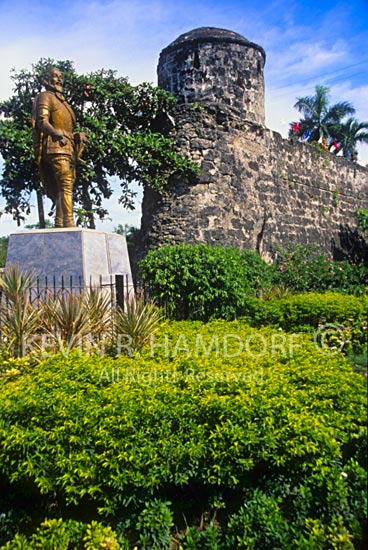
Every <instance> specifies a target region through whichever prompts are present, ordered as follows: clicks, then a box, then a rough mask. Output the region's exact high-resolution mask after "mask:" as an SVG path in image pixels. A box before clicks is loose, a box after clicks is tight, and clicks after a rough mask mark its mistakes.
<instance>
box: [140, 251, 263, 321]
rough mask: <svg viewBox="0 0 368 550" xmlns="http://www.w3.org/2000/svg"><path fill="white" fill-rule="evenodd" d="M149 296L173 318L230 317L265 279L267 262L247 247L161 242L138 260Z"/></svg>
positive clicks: (233, 315) (240, 309)
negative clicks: (165, 243)
mask: <svg viewBox="0 0 368 550" xmlns="http://www.w3.org/2000/svg"><path fill="white" fill-rule="evenodd" d="M139 271H140V277H141V278H142V280H143V282H144V283H145V284H146V286H147V289H148V291H149V294H150V296H152V298H154V299H156V300H158V301H159V302H160V303H163V304H165V306H166V308H167V311H168V313H169V315H170V316H172V317H173V318H175V319H201V320H208V319H213V318H216V317H221V318H224V319H231V318H234V317H236V315H237V313H238V312H240V311H242V310H243V309H244V305H245V303H246V298H247V296H249V295H252V294H253V295H254V294H255V293H256V292H257V290H258V289H260V288H261V287H262V285H263V286H266V285H267V284H268V283H269V281H270V273H269V268H268V266H267V264H266V263H265V262H264V260H262V258H261V257H260V256H259V255H258V254H257V253H255V252H252V251H249V250H247V251H243V252H242V251H240V250H238V249H237V248H235V247H228V248H226V247H220V246H218V247H213V246H210V245H206V244H197V245H189V244H179V245H166V246H163V247H160V248H156V249H152V250H150V251H149V252H148V254H147V255H146V257H145V258H144V259H143V260H142V261H141V262H140V266H139Z"/></svg>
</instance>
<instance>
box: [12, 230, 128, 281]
mask: <svg viewBox="0 0 368 550" xmlns="http://www.w3.org/2000/svg"><path fill="white" fill-rule="evenodd" d="M15 264H16V265H18V266H19V268H20V269H22V270H24V271H30V272H32V273H33V274H34V275H35V277H37V279H38V281H39V282H38V284H39V285H40V286H41V287H43V286H46V287H47V286H49V287H51V286H56V287H62V286H69V284H70V283H71V286H74V287H77V286H89V285H93V286H99V285H101V284H102V285H104V284H111V281H112V279H113V278H114V276H115V275H124V276H125V278H126V281H127V283H128V284H129V286H130V285H131V287H132V285H133V282H132V275H131V269H130V262H129V256H128V249H127V245H126V239H125V237H124V236H122V235H118V234H117V233H105V232H102V231H96V230H94V229H80V228H75V227H72V228H63V229H36V230H29V231H19V232H17V233H12V234H11V235H10V238H9V247H8V255H7V259H6V268H5V269H7V268H8V266H9V265H15ZM45 281H46V284H45Z"/></svg>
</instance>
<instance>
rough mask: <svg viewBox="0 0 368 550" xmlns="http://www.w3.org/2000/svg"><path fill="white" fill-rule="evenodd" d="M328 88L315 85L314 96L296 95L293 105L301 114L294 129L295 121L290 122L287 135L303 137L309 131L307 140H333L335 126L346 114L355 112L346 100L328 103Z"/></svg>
mask: <svg viewBox="0 0 368 550" xmlns="http://www.w3.org/2000/svg"><path fill="white" fill-rule="evenodd" d="M328 94H329V88H327V87H326V86H316V89H315V95H314V96H305V97H298V98H297V101H296V103H295V105H294V108H295V109H297V110H298V111H299V112H300V113H301V114H302V116H303V118H301V119H300V122H299V124H300V126H299V128H298V130H296V131H295V129H294V127H295V126H294V125H295V122H292V123H291V124H290V130H289V137H293V136H296V137H300V138H303V137H304V136H305V135H306V132H310V134H309V136H308V138H307V141H309V142H311V143H312V142H316V141H318V140H320V139H322V138H326V139H327V140H330V141H331V140H332V141H334V139H335V137H334V136H335V134H336V128H337V127H338V125H339V124H340V123H341V121H342V119H343V118H344V117H345V116H347V115H353V114H354V113H355V109H354V107H353V106H352V105H351V104H350V103H349V102H347V101H341V102H339V103H335V104H334V105H329V100H328Z"/></svg>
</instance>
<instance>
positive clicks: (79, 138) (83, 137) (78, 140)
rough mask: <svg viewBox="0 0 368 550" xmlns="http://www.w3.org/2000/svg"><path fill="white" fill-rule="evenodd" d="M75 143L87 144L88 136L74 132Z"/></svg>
mask: <svg viewBox="0 0 368 550" xmlns="http://www.w3.org/2000/svg"><path fill="white" fill-rule="evenodd" d="M74 139H75V143H77V144H79V143H87V141H88V136H87V134H85V133H84V132H76V133H75V134H74Z"/></svg>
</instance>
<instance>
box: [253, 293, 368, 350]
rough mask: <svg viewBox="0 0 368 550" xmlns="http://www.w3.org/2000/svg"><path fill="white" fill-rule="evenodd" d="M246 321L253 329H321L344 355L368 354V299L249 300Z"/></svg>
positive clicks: (318, 296) (307, 296) (329, 296)
mask: <svg viewBox="0 0 368 550" xmlns="http://www.w3.org/2000/svg"><path fill="white" fill-rule="evenodd" d="M244 318H245V319H246V320H247V321H248V322H249V323H250V324H252V325H253V326H273V327H276V328H278V327H280V328H282V329H284V330H287V331H290V330H293V331H300V330H307V331H310V332H311V331H312V332H314V333H315V331H316V329H318V328H320V330H321V333H322V334H323V331H324V330H325V332H326V333H327V331H328V329H330V333H331V337H333V336H332V335H333V334H335V337H337V338H339V342H336V344H338V345H339V346H341V349H342V350H343V351H344V352H350V351H352V352H359V353H361V352H365V353H366V351H367V335H368V332H367V329H368V298H367V297H366V296H361V297H356V296H349V295H344V294H339V293H335V292H326V293H325V294H318V293H312V292H311V293H308V294H295V295H293V296H290V297H288V298H281V299H278V300H268V301H266V300H259V299H257V298H252V299H248V302H247V306H246V307H245V308H244Z"/></svg>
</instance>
